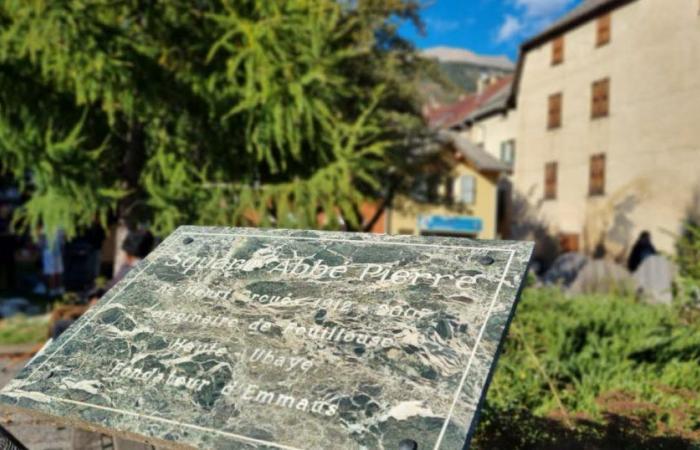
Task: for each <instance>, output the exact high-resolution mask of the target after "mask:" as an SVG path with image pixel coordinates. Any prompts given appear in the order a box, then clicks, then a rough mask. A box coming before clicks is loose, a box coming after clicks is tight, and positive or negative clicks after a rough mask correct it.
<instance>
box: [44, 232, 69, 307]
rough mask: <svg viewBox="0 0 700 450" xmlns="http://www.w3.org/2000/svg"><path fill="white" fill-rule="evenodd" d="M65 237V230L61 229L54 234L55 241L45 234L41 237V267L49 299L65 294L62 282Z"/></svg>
mask: <svg viewBox="0 0 700 450" xmlns="http://www.w3.org/2000/svg"><path fill="white" fill-rule="evenodd" d="M64 237H65V236H64V233H63V230H61V229H60V228H59V229H57V230H56V232H55V233H54V236H53V239H49V238H48V236H47V235H46V233H44V232H42V233H41V235H40V237H39V247H40V248H41V265H42V269H43V273H44V279H45V280H46V290H47V294H48V295H49V297H58V296H60V295H62V294H63V292H64V290H63V280H62V278H63V245H64Z"/></svg>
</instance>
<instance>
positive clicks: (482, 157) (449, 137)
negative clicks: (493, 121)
mask: <svg viewBox="0 0 700 450" xmlns="http://www.w3.org/2000/svg"><path fill="white" fill-rule="evenodd" d="M438 140H439V141H440V142H442V143H446V144H451V145H452V146H454V148H455V150H457V151H458V152H459V153H460V154H461V155H462V156H464V158H465V159H466V160H467V161H469V162H470V163H472V164H473V165H474V167H475V168H476V169H477V170H478V171H480V172H509V173H510V172H511V171H512V167H511V166H510V165H509V164H507V163H504V162H503V161H501V160H500V159H497V158H495V157H494V156H492V155H491V154H490V153H488V152H486V150H484V149H482V148H481V147H479V146H478V145H476V144H474V143H473V142H472V141H470V140H469V139H467V138H466V137H464V136H461V135H459V134H458V133H455V132H454V131H447V130H442V131H440V132H438Z"/></svg>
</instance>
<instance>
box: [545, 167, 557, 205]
mask: <svg viewBox="0 0 700 450" xmlns="http://www.w3.org/2000/svg"><path fill="white" fill-rule="evenodd" d="M544 198H545V200H554V199H556V198H557V163H556V162H549V163H547V164H545V166H544Z"/></svg>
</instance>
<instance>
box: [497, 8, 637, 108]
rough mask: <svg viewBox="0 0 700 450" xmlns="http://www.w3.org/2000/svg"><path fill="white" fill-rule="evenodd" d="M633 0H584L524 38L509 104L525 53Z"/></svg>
mask: <svg viewBox="0 0 700 450" xmlns="http://www.w3.org/2000/svg"><path fill="white" fill-rule="evenodd" d="M634 1H637V0H584V1H583V3H581V4H580V5H579V6H577V7H576V8H574V9H572V10H571V11H570V12H569V13H567V14H565V15H564V16H563V17H562V18H561V19H559V20H557V21H556V22H554V23H553V24H552V25H550V26H549V27H547V28H545V29H544V30H543V31H542V32H540V33H538V34H536V35H535V36H533V37H531V38H529V39H528V40H526V41H525V42H524V43H523V44H522V45H521V46H520V56H519V57H518V66H517V68H516V70H515V80H514V81H513V89H512V92H511V96H510V98H509V100H508V102H509V104H510V105H514V104H515V99H516V97H517V95H518V89H519V86H520V77H521V74H522V69H523V61H524V59H525V53H527V52H528V51H529V50H531V49H533V48H535V47H538V46H540V45H542V44H544V43H546V42H548V41H550V40H552V39H554V38H555V37H557V36H560V35H562V34H563V33H566V32H567V31H569V30H571V29H573V28H576V27H578V26H579V25H582V24H584V23H586V22H588V21H590V20H592V19H595V18H596V17H599V16H601V15H603V14H606V13H608V12H610V11H612V10H614V9H616V8H619V7H621V6H624V5H626V4H628V3H632V2H634Z"/></svg>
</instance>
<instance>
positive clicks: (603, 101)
mask: <svg viewBox="0 0 700 450" xmlns="http://www.w3.org/2000/svg"><path fill="white" fill-rule="evenodd" d="M609 113H610V79H609V78H605V79H603V80H598V81H596V82H595V83H593V88H592V93H591V118H593V119H598V118H600V117H607V116H608V114H609Z"/></svg>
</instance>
